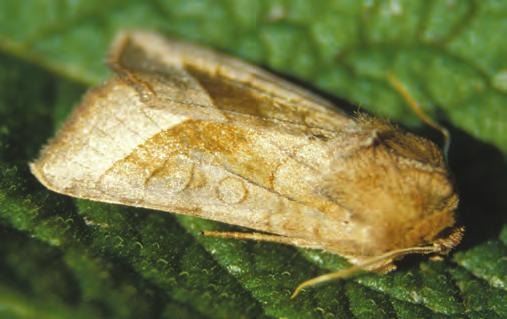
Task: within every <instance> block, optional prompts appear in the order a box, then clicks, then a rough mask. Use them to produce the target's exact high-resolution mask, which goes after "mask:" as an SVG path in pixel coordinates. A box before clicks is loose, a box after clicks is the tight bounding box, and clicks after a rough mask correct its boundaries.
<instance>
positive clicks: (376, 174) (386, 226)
mask: <svg viewBox="0 0 507 319" xmlns="http://www.w3.org/2000/svg"><path fill="white" fill-rule="evenodd" d="M356 123H357V124H356V125H355V126H354V127H353V128H350V129H349V130H346V131H344V132H343V140H345V139H346V140H347V141H348V143H349V144H348V145H346V147H340V145H344V144H343V143H342V144H340V143H337V146H336V148H335V150H334V152H335V153H334V156H333V164H332V166H331V168H330V172H329V174H328V175H327V178H326V183H324V188H323V192H324V193H325V195H326V196H327V197H328V198H330V199H331V200H332V201H334V202H335V203H337V204H338V205H339V206H340V207H344V208H345V209H347V210H348V212H349V220H348V221H347V225H348V228H349V230H350V232H354V233H356V234H359V235H358V236H359V237H356V238H357V240H358V241H359V242H360V243H359V245H360V247H361V250H363V252H364V253H365V254H367V255H376V254H379V253H383V252H386V251H391V250H395V249H402V248H407V247H416V246H427V245H433V244H435V251H442V252H444V251H448V250H449V249H450V248H449V247H448V246H452V245H456V244H457V242H459V240H457V241H455V242H453V244H452V245H451V243H450V242H449V241H444V239H445V238H447V237H448V236H449V231H450V229H452V227H453V226H454V224H455V210H456V209H457V205H458V197H457V195H456V192H455V190H454V187H453V184H452V181H451V179H450V175H449V172H448V169H447V167H446V164H445V161H444V158H443V155H442V152H441V151H440V149H439V148H438V146H436V145H435V144H434V143H432V142H431V141H429V140H427V139H424V138H422V137H419V136H416V135H413V134H411V133H407V132H404V131H402V130H401V129H399V128H397V127H395V126H393V125H391V124H390V123H387V122H385V121H382V120H378V119H373V118H370V117H366V116H360V117H359V118H358V121H357V122H356ZM444 243H445V244H444ZM437 244H438V245H437ZM437 246H438V247H437ZM451 248H452V247H451Z"/></svg>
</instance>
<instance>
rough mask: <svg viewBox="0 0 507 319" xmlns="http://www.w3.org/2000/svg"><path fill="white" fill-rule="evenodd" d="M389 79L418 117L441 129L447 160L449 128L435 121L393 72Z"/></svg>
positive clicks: (449, 140) (389, 74)
mask: <svg viewBox="0 0 507 319" xmlns="http://www.w3.org/2000/svg"><path fill="white" fill-rule="evenodd" d="M387 80H388V81H389V84H391V86H392V87H393V88H394V89H395V91H396V92H398V93H399V94H400V95H401V97H402V98H403V99H404V100H405V102H406V103H407V104H408V105H409V106H410V108H411V109H412V111H414V113H415V114H416V115H417V117H418V118H419V119H420V120H421V121H423V122H424V123H426V125H428V126H430V127H432V128H434V129H435V130H437V131H439V132H440V134H442V135H443V137H444V146H443V152H444V156H445V159H446V161H447V158H448V155H447V154H448V153H449V146H450V145H451V135H450V133H449V130H448V129H447V128H445V127H443V126H442V125H440V124H438V123H437V122H435V121H433V119H432V118H431V117H429V116H428V115H427V114H426V113H425V112H424V110H423V109H422V108H421V107H420V106H419V104H418V103H417V101H416V100H415V99H414V97H413V96H412V95H410V93H409V92H408V90H407V88H406V87H405V86H404V85H403V83H401V81H400V80H399V79H398V78H397V77H396V76H395V75H394V74H392V73H388V74H387Z"/></svg>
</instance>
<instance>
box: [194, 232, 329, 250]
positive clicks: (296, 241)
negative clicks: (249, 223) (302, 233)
mask: <svg viewBox="0 0 507 319" xmlns="http://www.w3.org/2000/svg"><path fill="white" fill-rule="evenodd" d="M202 234H203V235H204V236H207V237H218V238H234V239H240V240H243V239H245V240H256V241H267V242H272V243H278V244H284V245H290V246H296V247H301V248H311V249H321V248H322V246H320V245H318V244H316V243H314V242H311V241H308V240H306V239H301V238H294V237H285V236H280V235H270V234H263V233H243V232H228V231H213V230H205V231H203V232H202Z"/></svg>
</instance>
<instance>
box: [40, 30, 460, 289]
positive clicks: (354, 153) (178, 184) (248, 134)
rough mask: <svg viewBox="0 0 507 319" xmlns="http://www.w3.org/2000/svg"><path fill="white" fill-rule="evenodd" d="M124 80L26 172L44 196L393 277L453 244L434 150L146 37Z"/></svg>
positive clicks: (265, 79)
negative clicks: (208, 225) (412, 261)
mask: <svg viewBox="0 0 507 319" xmlns="http://www.w3.org/2000/svg"><path fill="white" fill-rule="evenodd" d="M109 65H110V67H111V68H112V69H113V70H114V71H115V72H116V76H115V77H113V78H111V79H110V80H108V81H107V82H106V83H104V84H103V85H101V86H99V87H96V88H94V89H91V90H90V91H89V92H88V93H87V94H86V96H85V97H84V99H83V100H82V102H81V104H80V106H79V107H78V108H76V109H75V110H74V112H73V113H72V115H71V116H70V118H69V119H68V120H67V121H66V123H65V124H64V126H63V127H62V128H61V129H60V130H59V132H58V133H57V135H56V137H54V138H53V139H52V140H51V141H50V142H49V144H48V145H46V146H45V147H44V148H43V149H42V151H41V153H40V156H39V158H38V159H37V160H35V161H34V162H33V163H32V164H31V165H30V168H31V171H32V172H33V174H34V175H35V176H36V177H37V178H38V180H39V181H40V182H41V183H42V184H44V185H45V186H46V187H47V188H49V189H51V190H53V191H56V192H59V193H63V194H66V195H70V196H75V197H79V198H85V199H91V200H95V201H100V202H107V203H117V204H123V205H131V206H136V207H145V208H150V209H156V210H161V211H167V212H173V213H178V214H186V215H192V216H198V217H202V218H205V219H210V220H215V221H220V222H223V223H227V224H231V225H237V226H242V227H247V228H250V229H252V230H253V232H251V233H250V232H216V231H208V232H205V235H208V236H215V237H224V238H239V239H253V240H262V241H271V242H277V243H282V244H287V245H293V246H297V247H302V248H311V249H320V250H323V251H326V252H329V253H333V254H338V255H341V256H344V257H346V258H347V259H348V261H349V262H350V263H352V264H353V265H354V266H353V267H351V268H349V269H346V270H345V271H340V272H336V273H330V274H327V275H323V276H320V277H316V278H314V279H311V280H308V281H306V282H304V283H302V284H301V285H300V286H299V287H298V288H297V289H296V291H295V293H294V295H295V294H297V293H298V292H299V291H300V290H301V289H302V288H304V287H306V286H310V285H313V284H316V283H319V282H323V281H328V280H331V279H334V278H339V277H346V276H348V273H350V272H353V271H356V270H357V269H366V270H371V271H378V272H385V271H388V270H391V269H394V267H395V266H394V263H393V262H394V260H395V259H397V258H399V257H401V256H403V255H406V254H410V253H420V254H430V253H436V254H446V253H447V252H448V251H449V250H450V249H452V248H453V247H454V246H455V245H457V244H458V243H459V241H460V240H461V237H462V233H463V228H461V227H458V226H455V210H456V208H457V205H458V197H457V195H456V192H455V190H454V188H453V185H452V183H451V181H450V178H449V172H448V170H447V167H446V163H445V161H444V158H443V155H442V152H441V151H440V149H439V148H438V147H437V146H436V145H435V144H433V143H432V142H431V141H429V140H426V139H424V138H422V137H419V136H416V135H414V134H411V133H408V132H404V131H402V130H401V129H399V128H397V127H396V126H393V125H391V124H390V123H388V122H386V121H384V120H380V119H377V118H374V117H371V116H367V115H363V114H360V115H356V116H353V117H352V116H348V115H346V114H345V113H343V112H341V111H340V110H338V109H337V108H336V107H334V106H333V105H332V104H330V103H329V102H327V101H325V100H322V99H320V98H319V97H317V96H314V95H312V94H311V93H309V92H307V91H305V90H303V89H301V88H299V87H297V86H294V85H292V84H290V83H288V82H286V81H284V80H282V79H280V78H278V77H276V76H274V75H271V74H269V73H267V72H265V71H263V70H261V69H259V68H257V67H254V66H252V65H249V64H246V63H244V62H241V61H239V60H236V59H234V58H231V57H228V56H225V55H223V54H220V53H217V52H214V51H212V50H208V49H204V48H201V47H198V46H194V45H191V44H187V43H183V42H179V41H176V40H169V39H166V38H164V37H162V36H160V35H158V34H155V33H151V32H143V31H128V32H123V33H121V34H120V35H119V36H118V37H117V38H116V40H115V41H114V43H113V45H112V49H111V53H110V57H109Z"/></svg>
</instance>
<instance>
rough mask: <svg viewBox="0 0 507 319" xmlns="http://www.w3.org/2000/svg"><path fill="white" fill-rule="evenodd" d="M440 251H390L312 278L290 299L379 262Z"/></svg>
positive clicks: (435, 247)
mask: <svg viewBox="0 0 507 319" xmlns="http://www.w3.org/2000/svg"><path fill="white" fill-rule="evenodd" d="M440 250H441V248H440V247H439V246H438V245H431V246H421V247H409V248H402V249H396V250H391V251H389V252H387V253H385V254H383V255H380V256H374V257H371V258H369V259H367V260H365V261H364V262H363V263H361V264H359V265H354V266H350V267H348V268H346V269H343V270H340V271H336V272H332V273H328V274H324V275H321V276H318V277H315V278H312V279H310V280H306V281H304V282H302V283H301V284H299V285H298V286H297V287H296V289H295V290H294V292H293V293H292V295H291V296H290V298H291V299H294V298H295V297H296V296H297V295H299V293H300V292H301V291H302V290H303V289H304V288H306V287H310V286H314V285H318V284H320V283H323V282H327V281H331V280H335V279H340V278H348V277H350V276H352V275H354V274H355V273H357V272H360V271H363V270H364V269H365V268H367V267H369V266H372V265H375V264H378V263H379V262H381V261H385V260H391V259H395V258H398V257H401V256H404V255H408V254H414V253H416V254H431V253H434V252H438V251H440Z"/></svg>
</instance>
